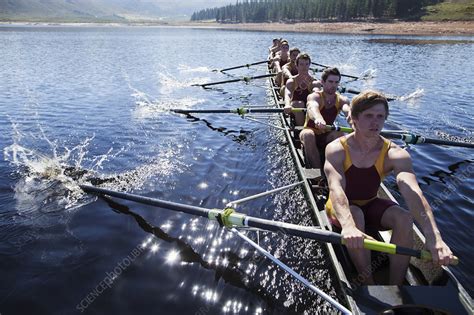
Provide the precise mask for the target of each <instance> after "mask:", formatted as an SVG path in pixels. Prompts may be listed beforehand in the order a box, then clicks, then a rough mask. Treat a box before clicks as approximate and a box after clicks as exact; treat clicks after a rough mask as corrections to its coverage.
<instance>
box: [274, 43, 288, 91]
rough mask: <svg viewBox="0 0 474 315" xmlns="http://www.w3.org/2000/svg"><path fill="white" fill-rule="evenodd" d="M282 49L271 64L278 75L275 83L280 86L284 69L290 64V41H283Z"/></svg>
mask: <svg viewBox="0 0 474 315" xmlns="http://www.w3.org/2000/svg"><path fill="white" fill-rule="evenodd" d="M280 48H281V49H280V51H279V52H277V53H276V54H275V57H274V58H273V59H272V62H271V64H270V66H271V67H272V69H273V72H274V73H276V74H277V76H276V77H275V82H276V84H278V85H280V83H281V80H282V67H283V66H284V65H286V64H287V63H289V62H290V53H289V50H290V45H289V44H288V41H286V40H282V41H281V45H280Z"/></svg>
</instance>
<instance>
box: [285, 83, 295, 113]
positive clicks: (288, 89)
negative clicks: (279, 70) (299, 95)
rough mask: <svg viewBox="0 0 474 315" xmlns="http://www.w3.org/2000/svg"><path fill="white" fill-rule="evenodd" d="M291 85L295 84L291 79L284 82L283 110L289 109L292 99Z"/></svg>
mask: <svg viewBox="0 0 474 315" xmlns="http://www.w3.org/2000/svg"><path fill="white" fill-rule="evenodd" d="M293 84H295V82H294V80H293V79H292V78H290V79H288V81H286V85H285V108H291V99H292V98H293Z"/></svg>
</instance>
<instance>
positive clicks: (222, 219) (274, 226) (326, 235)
mask: <svg viewBox="0 0 474 315" xmlns="http://www.w3.org/2000/svg"><path fill="white" fill-rule="evenodd" d="M79 187H80V188H81V189H82V190H84V191H85V192H88V193H96V194H102V195H108V196H111V197H116V198H120V199H125V200H130V201H135V202H138V203H142V204H146V205H150V206H155V207H160V208H166V209H169V210H174V211H181V212H184V213H188V214H192V215H197V216H200V217H205V218H208V219H209V220H214V221H218V222H219V224H220V225H222V226H226V227H254V228H259V229H262V230H267V231H271V232H282V233H285V234H288V235H292V236H298V237H303V238H309V239H312V240H316V241H321V242H328V243H332V244H344V240H343V238H342V235H341V234H338V233H334V232H330V231H325V230H320V229H317V228H315V227H310V226H301V225H296V224H291V223H286V222H279V221H272V220H266V219H261V218H256V217H251V216H248V215H245V214H242V213H237V212H235V211H234V209H232V208H226V209H224V210H219V209H207V208H202V207H197V206H191V205H185V204H181V203H177V202H172V201H165V200H160V199H155V198H150V197H143V196H139V195H135V194H130V193H124V192H118V191H113V190H109V189H104V188H99V187H94V186H89V185H79ZM364 248H366V249H369V250H375V251H379V252H383V253H388V254H399V255H406V256H413V257H417V258H420V259H423V260H432V257H431V253H430V252H428V251H426V250H417V249H411V248H406V247H401V246H397V245H395V244H390V243H385V242H379V241H374V240H369V239H364ZM458 262H459V259H458V258H457V257H454V260H453V262H452V264H453V265H457V264H458Z"/></svg>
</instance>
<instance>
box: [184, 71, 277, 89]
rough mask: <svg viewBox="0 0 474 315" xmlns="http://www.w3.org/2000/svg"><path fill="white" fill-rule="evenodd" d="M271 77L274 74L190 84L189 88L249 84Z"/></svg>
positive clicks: (274, 74)
mask: <svg viewBox="0 0 474 315" xmlns="http://www.w3.org/2000/svg"><path fill="white" fill-rule="evenodd" d="M273 76H276V73H269V74H263V75H257V76H254V77H243V78H239V79H232V80H226V81H219V82H210V83H203V84H192V85H191V86H201V87H206V86H210V85H217V84H225V83H233V82H239V81H245V82H250V81H252V80H255V79H262V78H268V77H273Z"/></svg>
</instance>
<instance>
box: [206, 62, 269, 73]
mask: <svg viewBox="0 0 474 315" xmlns="http://www.w3.org/2000/svg"><path fill="white" fill-rule="evenodd" d="M262 63H268V60H263V61H258V62H253V63H247V64H245V65H241V66H235V67H230V68H225V69H220V70H219V69H214V70H212V71H213V72H217V71H220V72H224V71H228V70H234V69H240V68H245V67H247V68H250V66H256V65H261V64H262Z"/></svg>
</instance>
